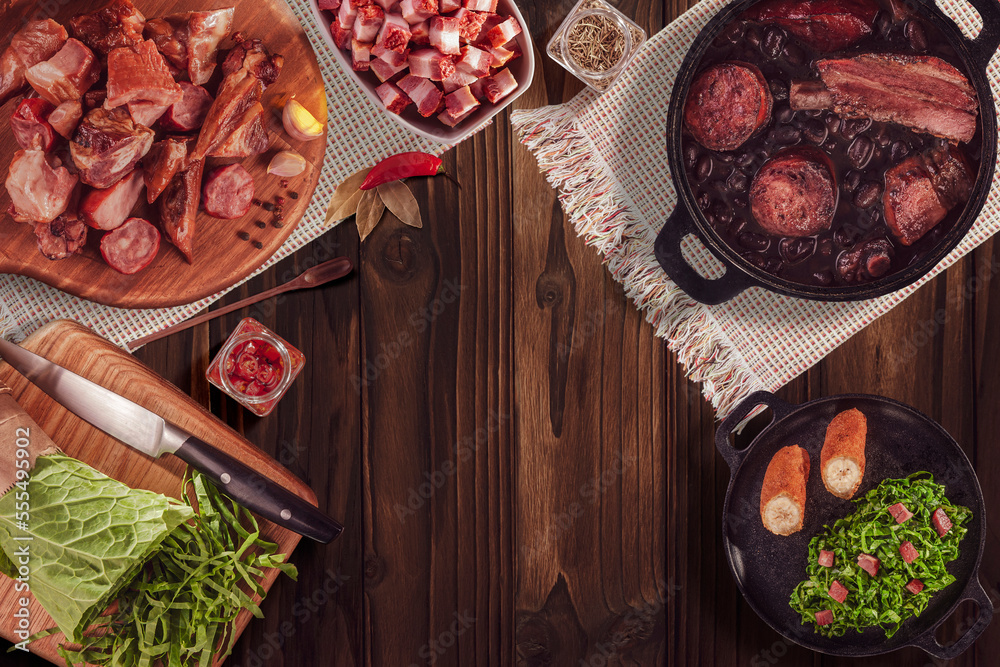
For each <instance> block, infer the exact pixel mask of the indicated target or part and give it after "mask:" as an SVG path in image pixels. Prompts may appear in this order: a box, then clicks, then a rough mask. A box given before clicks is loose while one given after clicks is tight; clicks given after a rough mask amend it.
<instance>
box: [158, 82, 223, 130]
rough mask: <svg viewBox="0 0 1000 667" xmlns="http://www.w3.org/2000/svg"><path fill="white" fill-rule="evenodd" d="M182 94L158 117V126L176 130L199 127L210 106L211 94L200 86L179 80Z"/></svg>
mask: <svg viewBox="0 0 1000 667" xmlns="http://www.w3.org/2000/svg"><path fill="white" fill-rule="evenodd" d="M180 86H181V90H182V92H183V96H182V97H181V99H179V100H178V101H176V102H174V103H173V104H172V105H170V107H168V108H167V111H166V112H165V113H164V114H163V115H162V116H161V117H160V127H162V128H164V129H166V130H176V131H178V132H191V131H192V130H197V129H198V128H199V127H201V124H202V123H204V122H205V116H207V115H208V108H209V107H210V106H212V96H211V95H210V94H209V92H208V91H207V90H205V89H204V88H202V87H201V86H196V85H194V84H193V83H188V82H187V81H181V82H180Z"/></svg>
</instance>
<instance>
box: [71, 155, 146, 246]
mask: <svg viewBox="0 0 1000 667" xmlns="http://www.w3.org/2000/svg"><path fill="white" fill-rule="evenodd" d="M142 173H143V172H142V169H135V170H134V171H132V173H130V174H129V175H128V176H126V177H125V178H123V179H121V180H120V181H118V182H117V183H115V184H114V185H112V186H111V187H110V188H104V189H97V188H95V189H92V190H90V191H89V192H87V194H85V195H84V196H83V198H81V199H80V217H81V218H82V219H83V220H84V221H85V222H86V223H87V224H88V225H90V226H91V227H93V228H94V229H103V230H105V231H108V230H111V229H115V228H117V227H118V226H120V225H121V224H122V223H123V222H125V218H127V217H128V214H129V213H131V212H132V209H133V208H135V205H136V203H137V202H138V201H139V195H140V194H142V188H143V178H142Z"/></svg>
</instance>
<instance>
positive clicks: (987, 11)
mask: <svg viewBox="0 0 1000 667" xmlns="http://www.w3.org/2000/svg"><path fill="white" fill-rule="evenodd" d="M969 4H971V5H972V6H973V7H975V8H976V11H977V12H979V16H980V18H982V19H983V29H982V30H981V31H980V32H979V35H978V36H977V37H976V38H975V39H974V40H972V42H971V44H970V46H971V49H972V51H973V52H974V53H975V54H976V58H977V59H978V61H979V64H981V65H982V66H983V67H984V68H985V67H986V65H987V63H989V62H990V58H992V57H993V54H994V53H996V50H997V47H998V46H1000V4H997V2H996V0H969Z"/></svg>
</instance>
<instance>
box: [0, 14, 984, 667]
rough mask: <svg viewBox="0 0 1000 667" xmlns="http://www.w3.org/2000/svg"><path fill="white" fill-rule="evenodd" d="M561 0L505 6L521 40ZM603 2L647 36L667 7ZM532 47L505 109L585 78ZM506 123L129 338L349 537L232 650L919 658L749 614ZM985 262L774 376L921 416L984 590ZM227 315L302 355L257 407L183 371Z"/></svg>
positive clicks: (792, 397) (656, 350)
mask: <svg viewBox="0 0 1000 667" xmlns="http://www.w3.org/2000/svg"><path fill="white" fill-rule="evenodd" d="M573 4H574V0H535V1H530V0H520V1H519V2H518V5H519V6H520V7H521V8H522V10H523V11H524V14H525V17H526V19H527V21H528V22H529V24H530V26H531V30H532V33H533V35H534V37H535V40H536V44H538V45H544V44H545V43H546V42H547V40H548V38H549V37H550V36H551V35H552V32H553V30H554V29H555V27H556V26H557V25H558V23H559V22H560V21H561V20H562V18H563V16H564V15H565V14H566V13H567V12H568V10H569V9H570V8H571V6H572V5H573ZM691 4H693V2H692V3H691ZM619 6H620V7H621V8H622V9H623V11H624V12H625V13H626V14H628V15H630V16H633V17H635V20H636V21H637V22H638V23H639V24H640V25H642V26H643V27H644V28H645V29H646V30H647V31H648V32H650V33H652V32H655V31H657V30H659V29H660V28H661V27H662V26H663V25H665V23H667V22H669V21H670V20H672V19H673V18H675V17H676V16H678V15H679V14H680V13H681V12H682V11H683V10H684V9H686V7H687V6H688V3H687V2H685V1H684V0H673V1H672V2H665V3H662V4H661V3H660V2H653V1H652V0H627V1H623V2H620V3H619ZM539 63H540V65H539V68H538V71H537V74H536V79H535V82H534V85H533V86H532V88H531V90H530V91H529V92H528V93H527V94H526V95H525V96H524V97H522V98H521V99H520V100H519V101H518V103H517V104H516V106H517V107H519V108H532V107H537V106H541V105H544V104H552V103H558V102H562V101H565V100H568V99H570V98H571V97H572V96H573V95H574V94H576V93H577V92H578V91H579V90H580V84H579V83H578V82H577V81H576V80H575V79H572V78H571V77H570V76H569V75H567V74H566V73H565V72H564V71H563V70H562V69H561V68H560V67H559V66H558V65H556V64H554V63H553V62H552V61H551V60H549V59H548V58H546V57H541V58H540V59H539ZM508 121H509V116H508V114H506V113H505V114H502V115H501V116H500V117H498V119H497V122H496V123H494V124H493V125H491V126H490V127H489V128H487V129H486V130H485V131H484V132H481V133H479V134H478V135H476V136H475V137H474V138H472V139H470V140H469V141H466V142H465V143H463V144H462V145H460V146H459V147H458V148H457V149H455V150H453V151H451V152H450V153H448V154H447V156H446V158H445V163H446V166H447V167H448V169H449V171H450V172H451V173H453V174H456V175H457V177H458V180H459V181H460V182H461V184H462V188H461V189H457V188H456V187H455V186H454V185H453V184H451V183H450V182H449V181H447V180H445V179H443V178H438V179H434V180H427V179H424V180H422V181H417V182H414V183H413V189H414V190H415V192H416V194H417V197H418V199H419V200H420V203H421V209H422V212H423V216H424V220H425V225H424V228H423V229H422V230H415V229H411V228H409V227H406V226H404V225H402V224H401V223H399V222H398V221H396V220H395V219H391V218H390V219H387V220H383V222H382V223H381V225H380V226H379V227H378V228H377V229H376V231H375V232H374V233H373V234H372V235H371V236H370V237H369V238H368V239H367V240H366V241H365V243H364V244H363V245H359V243H358V236H357V232H356V230H355V228H354V225H353V224H352V223H350V222H349V223H347V224H344V225H341V226H340V227H338V228H337V229H334V230H333V231H332V232H330V233H328V234H327V235H326V236H324V237H322V238H321V239H319V240H317V241H316V242H314V243H312V244H311V245H309V246H307V247H306V248H304V249H303V250H301V251H300V252H298V253H297V254H296V255H295V256H294V257H292V258H289V259H287V260H285V261H283V262H282V263H280V264H279V265H278V266H277V267H276V268H274V269H272V270H271V271H269V272H268V273H266V274H265V275H263V276H261V277H258V278H256V279H254V280H253V281H251V282H249V283H248V284H246V285H244V286H243V287H240V288H239V289H237V290H235V291H233V292H232V293H231V294H230V295H229V296H228V297H227V298H226V299H225V300H223V302H221V303H226V302H232V301H235V300H238V299H240V298H242V297H245V296H247V295H250V294H253V293H256V292H258V291H261V290H263V289H266V288H269V287H272V286H274V285H276V284H278V283H279V282H281V281H282V280H284V279H287V278H289V277H291V276H293V275H295V274H297V273H298V272H299V271H301V270H303V269H304V268H306V267H307V266H310V265H312V264H314V263H316V262H318V261H322V260H324V259H328V258H331V257H333V256H336V255H340V254H345V255H348V256H349V257H351V258H352V260H354V261H355V262H356V265H357V266H358V270H357V271H356V273H355V274H354V275H352V276H351V277H350V278H349V279H346V280H344V281H341V282H340V283H338V284H334V285H330V286H327V287H325V288H322V289H319V290H315V291H310V292H302V293H296V294H291V295H287V296H284V297H281V298H280V299H279V300H278V301H277V302H276V303H270V304H263V305H261V306H257V307H253V308H251V309H248V310H246V311H242V312H238V313H234V314H233V315H230V316H227V317H223V318H221V319H219V320H216V321H215V322H213V323H211V324H208V325H201V326H199V327H197V328H195V329H193V330H191V331H188V332H186V333H182V334H178V335H175V336H173V337H171V338H169V339H166V340H163V341H160V342H157V343H154V344H151V345H149V346H148V347H146V348H144V349H142V350H140V351H139V352H138V354H137V356H138V357H139V359H141V360H142V361H143V362H145V363H146V364H148V365H149V366H151V367H152V368H153V369H155V370H156V371H158V372H159V373H161V374H162V375H164V376H165V377H166V378H167V379H169V380H171V381H172V382H174V383H175V384H177V385H178V386H179V387H181V388H182V389H184V390H186V391H188V392H189V393H191V394H192V395H193V396H194V397H195V398H196V399H197V400H198V401H200V402H201V403H203V404H204V405H206V406H208V407H210V409H211V410H212V411H213V412H214V413H216V414H217V415H219V416H220V417H222V418H223V419H224V420H226V421H227V422H228V423H229V424H230V425H232V426H233V427H234V428H236V429H237V430H238V431H240V432H241V433H243V434H245V435H246V437H247V438H248V439H250V440H251V441H252V442H254V443H255V444H257V445H258V446H259V447H261V448H262V449H263V450H264V451H266V452H268V453H269V454H271V455H273V456H275V457H276V458H277V459H278V460H279V461H281V462H282V463H284V464H285V465H287V466H288V467H289V468H290V469H291V470H292V471H293V472H295V473H296V474H297V475H299V476H300V477H301V478H302V479H304V480H305V481H306V482H307V483H308V484H310V485H311V486H312V488H313V489H315V490H316V492H317V494H318V496H319V498H320V502H321V504H322V506H323V507H325V508H327V510H328V511H329V512H330V513H331V514H332V515H333V516H335V517H337V518H339V519H341V520H342V521H343V522H344V523H345V524H346V525H347V529H346V531H345V533H344V535H343V537H341V538H340V539H339V540H338V541H337V542H336V543H334V544H332V545H329V546H319V545H314V544H308V543H306V542H305V541H304V542H303V543H302V544H301V546H300V547H299V549H298V550H297V551H296V553H295V555H294V558H293V561H294V562H295V563H296V564H297V565H298V567H299V569H300V571H301V576H300V578H299V581H298V582H297V583H295V582H292V581H290V580H284V581H282V580H279V582H278V583H277V584H276V585H275V587H274V589H273V590H272V593H271V595H270V596H269V597H268V598H267V600H266V601H265V603H264V605H263V611H264V614H265V618H264V619H263V620H259V621H255V622H253V623H252V624H251V625H250V627H249V628H248V630H247V632H246V633H245V634H244V636H243V638H242V639H241V640H240V642H239V644H238V645H237V647H236V650H235V652H234V654H233V657H232V658H231V659H230V662H229V663H228V664H230V665H233V666H234V667H235V666H239V667H263V666H272V667H320V666H324V667H325V666H327V665H338V666H339V665H345V666H346V665H379V666H387V667H396V666H403V667H406V666H407V665H430V664H441V665H487V664H491V665H513V664H517V665H526V666H527V665H566V666H574V667H575V666H578V665H586V666H597V667H600V666H602V665H619V664H621V665H658V664H670V665H734V666H735V665H750V666H752V667H758V666H761V665H776V664H782V665H803V664H811V665H820V664H822V665H825V666H830V665H847V664H865V665H927V664H935V663H933V662H932V661H931V660H930V659H929V658H928V656H927V655H926V654H924V653H922V652H921V651H919V650H917V649H907V650H903V651H900V652H897V653H895V654H891V655H889V656H885V657H881V658H875V659H870V660H867V661H857V663H855V661H849V660H846V659H835V658H830V657H824V656H820V655H818V654H813V653H811V652H809V651H806V650H804V649H801V648H798V647H795V646H793V645H790V644H789V643H788V642H785V641H784V640H782V638H781V637H780V636H779V635H778V634H776V633H775V632H774V631H773V630H771V629H770V628H769V627H767V626H766V625H765V624H764V623H763V622H762V621H761V620H760V619H758V618H757V616H756V615H755V614H754V613H753V612H752V610H751V609H750V608H749V607H748V606H747V605H746V603H744V602H743V600H742V598H741V596H740V594H739V592H738V590H737V589H736V586H735V584H734V582H733V579H732V576H731V575H730V573H729V570H728V567H727V565H726V562H725V559H724V556H723V553H722V548H721V537H720V523H719V522H720V514H721V509H722V502H723V497H724V494H725V489H726V484H727V482H728V479H729V471H728V469H727V467H726V465H725V463H724V462H723V461H722V459H721V457H720V456H719V455H718V454H717V453H716V452H715V449H714V447H713V444H712V437H713V434H714V431H715V426H716V423H715V418H714V415H713V412H712V410H711V408H710V407H709V405H708V404H707V403H706V402H705V401H704V400H703V399H702V397H701V394H700V390H699V387H698V386H697V385H695V384H693V383H691V382H689V381H688V380H687V379H686V378H685V376H684V373H683V371H682V369H681V368H680V367H679V366H678V364H677V363H676V360H675V358H674V356H673V355H672V354H671V353H670V352H669V351H668V350H667V348H666V346H665V344H664V342H663V341H661V340H659V339H657V338H655V337H654V336H653V333H652V330H651V328H650V326H649V325H648V324H646V323H645V321H644V320H643V317H642V316H641V315H640V314H639V312H638V311H637V310H636V309H635V308H634V307H633V306H632V305H631V304H630V302H629V301H628V300H627V299H626V298H625V297H624V295H623V292H622V288H621V286H619V285H618V284H616V283H615V282H614V281H613V280H612V278H611V276H610V275H609V273H608V272H607V271H606V270H605V269H604V268H603V267H602V265H601V261H600V258H599V256H598V254H597V253H596V251H594V250H592V249H590V248H588V247H586V246H585V245H584V243H583V241H582V240H581V239H579V238H578V237H577V236H576V235H575V234H574V233H573V231H572V228H571V227H570V225H569V224H568V222H567V220H566V218H565V216H564V215H563V213H562V210H561V209H560V206H559V202H558V201H557V199H556V196H555V193H554V192H553V190H552V189H551V188H550V187H549V186H548V185H547V184H546V182H545V179H544V177H543V176H542V175H541V174H540V173H539V171H538V169H537V166H536V163H535V160H534V159H533V158H532V157H531V156H530V155H529V154H528V152H527V151H526V150H524V149H523V148H522V147H521V146H520V145H519V144H518V143H517V142H516V139H515V137H514V135H513V132H512V131H511V127H510V124H509V122H508ZM665 213H666V212H665ZM998 268H1000V257H998V256H997V246H996V244H995V243H994V242H993V241H990V242H987V243H986V244H985V245H983V246H982V247H981V248H979V249H978V250H977V251H976V252H974V253H972V254H970V255H968V256H967V257H966V258H964V259H963V260H962V261H960V262H959V263H958V264H956V265H955V266H954V267H952V268H951V269H950V270H949V271H948V272H947V273H946V274H944V275H943V276H940V277H938V278H937V279H936V280H934V281H933V282H932V283H930V284H929V285H927V286H925V287H924V288H923V289H921V290H920V291H919V292H917V293H916V294H915V295H914V296H912V297H911V298H909V299H908V300H906V301H905V302H904V303H903V304H902V305H900V306H899V307H897V308H896V309H894V310H893V311H891V312H890V313H888V314H887V315H885V316H884V317H882V318H881V319H879V320H878V321H876V322H875V323H874V324H872V325H871V326H870V327H868V328H867V329H866V330H865V331H863V332H862V333H860V334H859V335H857V336H855V337H854V338H852V339H851V340H849V341H847V342H846V343H845V344H844V345H842V346H841V347H840V348H838V349H837V350H836V351H834V352H833V353H832V354H831V355H830V356H829V357H828V358H826V359H825V360H823V361H822V362H821V363H820V364H819V365H818V366H817V367H815V368H813V369H811V370H810V371H808V372H807V373H806V374H805V375H803V376H802V377H800V378H798V379H796V380H795V381H793V382H792V383H791V384H790V385H788V386H787V387H785V388H783V389H782V390H781V391H780V392H779V396H781V397H782V398H784V399H786V400H789V401H794V402H801V401H805V400H809V399H811V398H814V397H818V396H826V395H830V394H836V393H843V392H866V393H875V394H882V395H885V396H889V397H892V398H894V399H897V400H900V401H903V402H905V403H908V404H910V405H913V406H915V407H916V408H918V409H919V410H921V411H923V412H924V413H926V414H928V415H930V416H931V417H932V418H934V419H936V420H938V421H939V422H940V423H941V424H942V425H943V426H944V427H945V428H946V429H947V430H948V431H949V432H950V433H951V434H952V435H953V436H954V437H955V438H956V439H957V440H958V441H959V442H960V443H961V444H962V446H963V448H964V449H965V451H966V452H967V453H968V455H969V457H970V459H971V460H972V461H973V462H974V464H975V466H976V469H977V471H978V474H979V476H980V479H981V481H982V485H983V490H984V492H985V494H986V503H987V507H988V508H989V510H990V511H991V512H992V514H991V515H990V516H989V517H988V520H989V531H988V537H987V544H986V557H985V558H984V563H983V567H982V572H981V580H982V582H983V584H984V586H986V588H987V590H988V591H990V593H991V596H992V597H993V599H994V600H995V601H997V600H998V597H1000V594H998V592H997V590H998V586H1000V559H998V558H997V556H996V554H997V553H1000V540H998V533H997V528H998V527H1000V516H998V514H997V512H1000V448H998V447H997V446H995V443H994V439H995V433H996V431H997V429H998V427H1000V409H998V404H1000V327H998V326H997V324H998V323H1000V280H993V276H994V275H995V274H996V273H997V270H998ZM246 315H252V316H254V317H256V318H257V319H259V320H261V321H262V322H264V323H265V324H266V325H268V326H270V327H272V328H273V329H274V330H276V331H277V332H278V333H279V334H280V335H282V336H284V337H285V338H287V339H288V340H289V341H291V342H292V343H293V344H295V345H296V346H298V347H299V348H300V349H301V350H302V351H303V352H304V353H305V355H306V357H307V359H308V363H307V365H306V367H305V370H304V371H303V373H302V375H301V376H300V377H299V379H298V380H297V381H296V383H295V384H294V385H293V387H292V389H291V391H290V392H289V394H288V396H287V397H286V398H285V399H284V400H283V402H282V403H281V404H280V405H279V407H278V409H277V410H276V412H275V413H274V414H273V415H272V416H270V417H268V418H265V419H257V418H255V417H253V416H252V415H250V414H249V413H248V412H246V411H244V410H242V409H241V408H239V407H238V406H237V405H236V404H235V403H234V402H233V401H232V400H230V399H227V398H226V397H224V396H223V395H221V394H220V393H219V392H217V391H215V390H214V389H212V390H210V389H209V385H208V383H207V382H206V380H205V378H204V373H205V369H206V368H207V367H208V364H209V361H210V360H211V358H212V356H213V355H214V354H215V353H216V352H218V350H219V347H220V345H221V344H222V342H223V340H224V339H225V337H226V336H227V334H228V332H229V331H231V330H232V328H233V327H234V326H235V325H236V323H237V322H238V321H239V319H240V318H241V317H243V316H246ZM973 618H975V608H974V606H972V605H968V606H963V607H960V609H959V612H958V613H956V614H955V616H954V618H953V620H952V621H951V622H949V623H948V626H947V628H946V631H945V632H942V636H943V637H947V636H955V635H956V634H957V633H958V632H959V631H960V630H961V629H963V628H965V627H968V626H969V625H970V624H971V620H972V619H973ZM998 654H1000V625H998V624H997V623H994V626H993V627H992V628H991V629H990V630H988V631H987V633H986V634H985V635H984V636H983V637H982V638H981V639H980V640H979V642H978V643H977V644H976V645H975V647H974V648H973V649H972V650H970V651H969V652H968V653H966V654H965V655H963V656H962V657H961V658H960V659H958V660H956V661H954V663H953V664H956V665H994V664H996V656H997V655H998ZM989 656H993V658H990V657H989ZM0 662H2V664H3V665H12V666H13V667H41V665H43V664H46V663H43V662H42V661H40V660H39V659H37V658H34V657H30V656H24V655H22V654H18V655H13V656H12V655H10V654H6V655H4V656H3V658H2V660H0Z"/></svg>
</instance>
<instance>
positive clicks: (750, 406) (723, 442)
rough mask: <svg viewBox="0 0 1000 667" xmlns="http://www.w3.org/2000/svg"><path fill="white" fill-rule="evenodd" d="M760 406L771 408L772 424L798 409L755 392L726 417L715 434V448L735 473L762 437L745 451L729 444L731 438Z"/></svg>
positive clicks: (775, 397)
mask: <svg viewBox="0 0 1000 667" xmlns="http://www.w3.org/2000/svg"><path fill="white" fill-rule="evenodd" d="M760 405H766V406H767V407H769V408H771V424H773V423H775V422H777V421H780V420H782V419H784V418H785V417H787V416H788V415H789V414H791V412H792V411H793V410H794V409H795V407H796V406H794V405H791V404H790V403H785V402H784V401H783V400H781V399H780V398H778V397H777V396H775V395H774V394H772V393H771V392H769V391H755V392H754V393H752V394H750V395H749V396H747V397H746V398H744V399H743V400H742V401H740V404H739V405H737V406H736V407H735V408H734V409H733V411H732V412H730V413H729V416H728V417H726V420H725V421H724V422H722V424H721V425H720V426H719V429H718V430H717V431H716V432H715V448H716V449H718V450H719V453H720V454H722V458H724V459H725V460H726V463H727V464H729V469H730V470H731V471H732V472H733V473H735V472H736V469H737V468H739V467H740V465H741V464H742V463H743V459H745V458H746V457H747V454H749V453H750V450H751V449H753V446H754V444H755V443H756V442H757V439H758V438H760V436H757V438H755V439H754V441H753V442H751V443H750V444H749V445H748V446H747V447H746V448H745V449H736V448H734V447H733V446H732V445H731V444H729V436H730V434H731V433H732V432H733V431H734V430H735V429H736V427H737V426H739V425H740V422H742V421H743V420H744V419H746V418H747V416H749V414H750V413H751V412H753V411H754V410H755V409H756V408H757V407H758V406H760ZM769 426H770V424H769V425H768V427H769Z"/></svg>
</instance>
